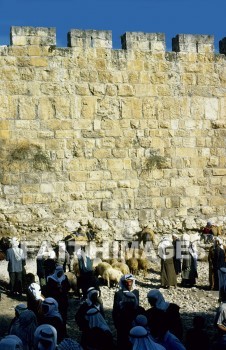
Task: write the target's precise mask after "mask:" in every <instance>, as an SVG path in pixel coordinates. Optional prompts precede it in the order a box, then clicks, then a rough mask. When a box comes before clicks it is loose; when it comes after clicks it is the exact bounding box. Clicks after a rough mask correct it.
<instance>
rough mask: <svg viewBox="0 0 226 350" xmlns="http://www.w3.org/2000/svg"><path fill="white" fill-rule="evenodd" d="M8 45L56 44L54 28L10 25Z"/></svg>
mask: <svg viewBox="0 0 226 350" xmlns="http://www.w3.org/2000/svg"><path fill="white" fill-rule="evenodd" d="M10 45H12V46H26V45H40V46H56V29H55V28H44V27H16V26H13V27H11V30H10Z"/></svg>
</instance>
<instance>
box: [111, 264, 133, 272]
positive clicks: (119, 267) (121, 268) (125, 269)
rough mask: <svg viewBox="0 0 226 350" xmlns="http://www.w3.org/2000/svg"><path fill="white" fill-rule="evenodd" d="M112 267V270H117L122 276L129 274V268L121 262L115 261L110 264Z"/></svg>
mask: <svg viewBox="0 0 226 350" xmlns="http://www.w3.org/2000/svg"><path fill="white" fill-rule="evenodd" d="M112 267H113V268H114V269H117V270H119V271H121V272H122V274H123V275H126V274H127V273H130V269H129V266H128V265H127V264H125V263H123V262H119V261H116V262H114V263H113V264H112Z"/></svg>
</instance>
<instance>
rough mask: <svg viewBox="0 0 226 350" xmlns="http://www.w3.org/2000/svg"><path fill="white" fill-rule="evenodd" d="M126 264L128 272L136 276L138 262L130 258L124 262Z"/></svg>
mask: <svg viewBox="0 0 226 350" xmlns="http://www.w3.org/2000/svg"><path fill="white" fill-rule="evenodd" d="M126 264H127V265H128V267H129V269H130V272H131V273H132V274H133V275H136V274H137V272H138V260H137V259H136V258H130V259H128V260H126Z"/></svg>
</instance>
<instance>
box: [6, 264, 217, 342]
mask: <svg viewBox="0 0 226 350" xmlns="http://www.w3.org/2000/svg"><path fill="white" fill-rule="evenodd" d="M0 269H1V274H0V287H1V290H2V293H1V301H0V338H1V337H3V336H4V335H5V334H6V333H7V329H8V326H9V323H10V321H11V319H12V318H13V316H14V307H15V306H16V305H17V304H18V303H21V302H25V303H26V297H25V295H24V296H23V297H22V298H21V299H12V298H10V297H9V296H8V295H7V283H8V273H7V263H6V261H1V262H0ZM159 270H160V264H159V262H158V263H157V264H156V265H153V268H151V269H150V270H149V272H148V275H147V276H146V277H144V276H143V274H142V273H139V275H137V276H136V278H137V282H136V284H137V287H138V288H139V290H140V301H141V305H142V306H143V307H144V308H145V309H147V308H148V307H149V306H148V303H147V298H146V296H147V292H148V291H149V290H150V289H152V288H160V275H159ZM26 271H27V273H28V272H33V273H35V272H36V261H35V259H29V260H28V261H27V266H26ZM198 276H199V277H198V279H197V285H196V287H193V288H182V287H180V277H178V287H177V288H172V289H168V290H167V289H160V291H161V292H162V294H163V295H164V297H165V300H167V301H170V302H174V303H177V304H178V305H179V306H180V308H181V309H180V312H181V317H182V320H183V324H184V331H185V332H186V330H187V329H188V328H189V327H191V326H192V320H193V317H194V316H195V315H204V316H205V320H206V330H207V331H208V332H209V334H210V336H211V338H212V339H213V338H214V336H215V330H214V327H213V320H214V315H215V312H216V308H217V307H218V305H219V304H218V296H219V294H218V292H216V291H210V290H209V288H208V263H207V262H206V261H202V262H201V261H199V262H198ZM115 290H116V288H110V289H109V288H108V287H106V286H101V291H102V299H103V303H104V308H105V311H106V317H107V320H108V322H109V325H110V327H111V329H112V331H113V333H114V335H115V329H114V326H113V323H112V319H111V310H112V305H113V297H114V292H115ZM79 303H80V301H79V299H78V297H76V296H75V295H74V294H73V293H71V294H70V307H69V313H68V335H69V336H70V337H72V338H76V339H77V340H79V338H80V332H79V330H78V329H77V327H76V325H75V322H74V314H75V312H76V310H77V308H78V306H79Z"/></svg>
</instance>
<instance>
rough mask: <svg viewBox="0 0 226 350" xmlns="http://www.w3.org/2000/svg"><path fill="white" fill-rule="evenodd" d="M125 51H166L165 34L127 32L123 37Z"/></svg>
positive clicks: (122, 42)
mask: <svg viewBox="0 0 226 350" xmlns="http://www.w3.org/2000/svg"><path fill="white" fill-rule="evenodd" d="M121 44H122V49H123V50H136V49H137V50H145V51H151V52H162V51H165V48H166V43H165V34H163V33H143V32H126V33H125V34H123V35H122V36H121Z"/></svg>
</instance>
